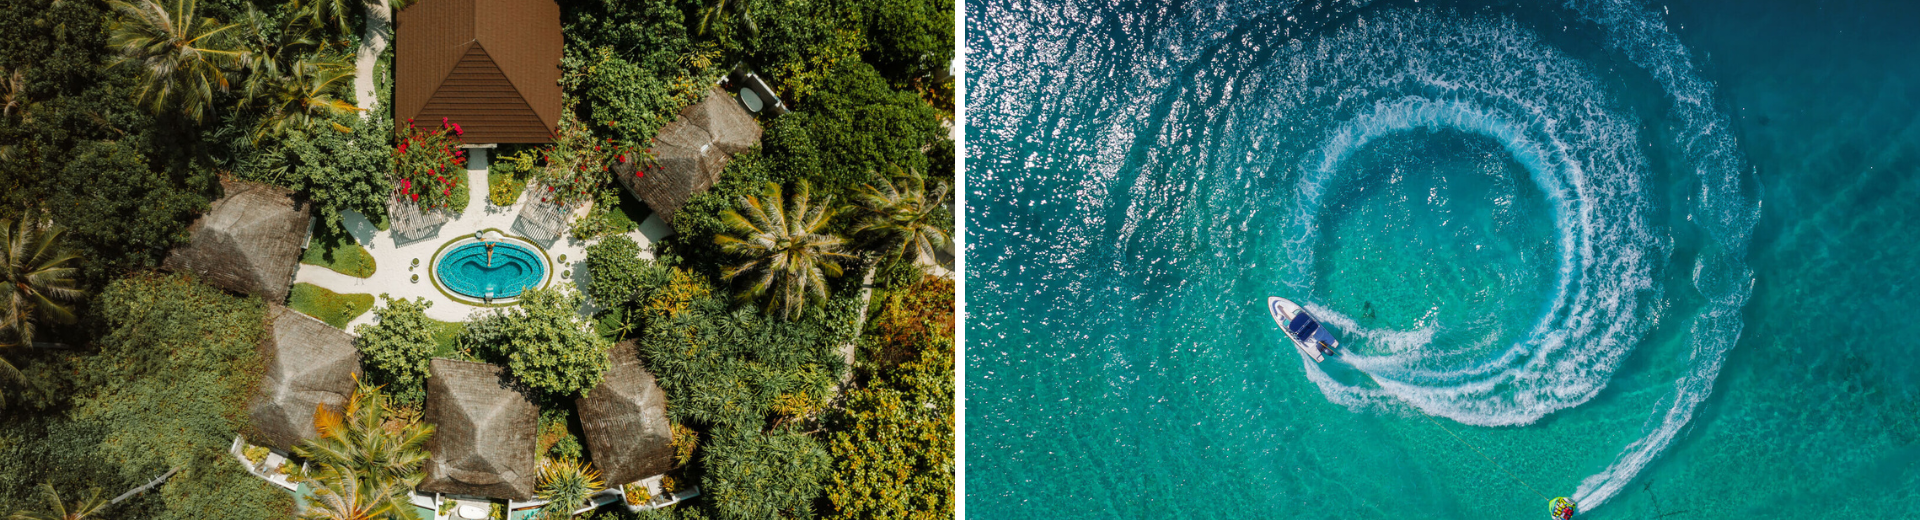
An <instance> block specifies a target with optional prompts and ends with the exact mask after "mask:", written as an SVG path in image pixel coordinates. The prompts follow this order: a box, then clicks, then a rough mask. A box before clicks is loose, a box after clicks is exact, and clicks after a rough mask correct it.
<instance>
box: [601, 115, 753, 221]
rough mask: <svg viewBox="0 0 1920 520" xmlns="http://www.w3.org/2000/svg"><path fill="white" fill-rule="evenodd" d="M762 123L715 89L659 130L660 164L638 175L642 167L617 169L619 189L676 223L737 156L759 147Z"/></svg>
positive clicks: (657, 151)
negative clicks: (683, 210)
mask: <svg viewBox="0 0 1920 520" xmlns="http://www.w3.org/2000/svg"><path fill="white" fill-rule="evenodd" d="M760 133H761V130H760V123H758V122H756V121H754V120H753V116H752V115H750V114H748V113H747V110H746V109H744V108H740V102H739V101H736V100H734V98H733V96H732V95H730V94H727V92H726V91H724V90H720V88H719V87H714V88H713V89H712V90H710V91H708V92H707V99H706V100H705V101H701V102H700V103H697V104H694V105H693V106H689V107H687V108H685V109H681V110H680V118H679V119H676V120H674V121H673V122H672V123H668V124H667V126H666V127H664V128H661V129H660V135H659V136H658V137H655V138H654V140H655V141H654V147H653V149H652V150H651V151H652V152H653V155H654V157H655V158H656V160H657V161H659V163H660V169H659V170H649V171H647V172H646V175H645V176H640V177H635V176H634V175H633V172H634V170H635V169H637V168H638V165H637V164H634V163H626V164H621V165H618V166H615V167H614V171H615V172H617V173H619V174H620V175H616V176H615V178H617V179H620V185H622V186H626V187H627V190H628V191H631V192H633V196H634V198H638V199H640V201H641V202H645V203H647V209H651V210H653V211H654V212H655V213H659V214H660V219H661V220H665V221H667V224H673V214H674V213H676V212H679V211H680V207H681V206H685V205H687V201H688V200H691V199H693V196H694V195H698V194H700V193H701V192H705V191H707V189H708V188H712V187H713V183H714V182H715V181H718V180H719V179H720V172H721V171H722V170H725V169H727V162H728V161H730V160H732V159H733V154H737V153H740V152H744V151H747V149H748V148H752V147H753V146H754V145H756V144H759V143H760Z"/></svg>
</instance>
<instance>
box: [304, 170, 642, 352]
mask: <svg viewBox="0 0 1920 520" xmlns="http://www.w3.org/2000/svg"><path fill="white" fill-rule="evenodd" d="M468 150H469V151H468V156H469V157H468V161H467V196H468V197H469V199H468V200H469V202H468V204H467V211H465V212H463V213H461V214H459V215H456V216H455V217H454V218H453V219H452V220H449V221H447V223H446V224H444V225H442V226H441V227H440V231H439V233H438V234H437V235H435V236H433V237H430V238H427V239H423V240H418V241H414V242H411V243H407V244H396V243H394V240H393V232H392V231H380V230H377V229H374V226H373V223H372V222H370V221H368V220H367V218H366V217H365V216H362V215H361V214H359V213H358V212H353V211H348V212H345V215H344V219H345V225H346V227H347V231H348V233H349V234H351V235H353V238H354V240H356V241H358V242H359V243H360V245H361V246H362V247H365V248H367V252H368V253H370V254H372V255H373V259H374V264H375V266H376V267H377V269H376V270H375V271H374V273H373V275H372V276H369V277H367V278H355V277H352V276H347V275H344V274H340V273H338V272H335V271H333V270H331V269H327V268H325V267H320V266H317V265H308V264H300V270H299V271H298V272H296V273H294V276H293V281H294V282H295V283H310V284H313V285H318V286H320V287H324V288H326V289H327V290H330V291H333V292H337V293H343V294H346V293H365V294H372V295H375V296H378V295H380V294H387V295H389V296H392V297H394V298H395V299H400V298H407V299H411V298H415V297H420V298H426V299H427V300H428V301H431V302H433V306H432V307H429V308H427V317H429V318H433V319H436V320H440V321H449V322H458V321H466V320H467V318H468V317H469V316H471V315H472V314H473V313H474V312H475V311H484V310H487V309H486V308H485V307H480V306H474V305H467V304H464V303H461V302H459V301H456V300H454V299H452V298H449V297H447V296H446V295H445V294H443V293H441V291H440V289H436V288H435V287H434V285H433V282H432V281H431V280H428V278H427V277H428V271H427V265H428V264H429V263H431V262H432V261H433V254H434V252H436V251H439V250H440V246H441V245H443V244H446V243H447V242H448V241H451V240H454V239H458V238H461V237H468V236H473V232H475V231H479V230H483V229H499V230H501V231H502V232H503V233H506V234H512V228H513V221H514V219H515V218H516V217H518V216H519V214H520V208H521V206H523V205H525V204H526V202H527V197H529V196H530V195H531V194H532V193H533V191H532V190H526V191H524V192H523V193H521V194H520V200H517V201H514V204H513V205H512V206H508V207H500V206H494V205H492V204H490V203H488V202H487V159H488V154H487V152H490V151H491V150H488V149H485V148H471V149H468ZM590 209H591V204H589V205H587V206H582V207H581V208H579V209H576V210H574V212H573V217H579V216H581V215H585V214H586V213H587V211H589V210H590ZM672 233H673V228H671V227H668V226H667V224H666V222H663V221H661V220H660V217H659V215H648V216H647V219H646V221H645V222H642V223H641V224H640V229H639V230H638V231H634V232H632V233H628V234H627V236H630V237H632V238H633V240H634V242H637V243H639V244H640V247H641V249H642V250H643V251H647V250H650V248H649V247H648V246H649V245H650V244H652V243H653V242H654V241H657V240H660V239H663V238H666V237H667V236H668V235H671V234H672ZM592 243H593V242H592V241H589V242H581V241H578V240H574V239H573V238H572V237H561V238H560V239H559V240H558V241H556V242H554V243H553V246H552V247H548V248H546V256H547V261H548V262H549V263H550V265H549V268H550V269H552V273H551V274H550V276H549V278H548V282H547V285H546V287H552V286H554V285H556V284H560V283H567V282H571V283H572V284H573V285H574V287H575V288H576V289H578V288H583V287H585V286H586V284H587V273H586V259H587V246H588V245H591V244H592ZM560 255H566V257H567V263H566V264H565V265H562V264H560V263H559V262H556V261H555V260H556V259H558V258H559V257H560ZM641 256H643V257H648V258H651V257H652V253H651V252H650V251H649V252H643V253H641ZM416 258H418V259H420V266H419V267H415V268H412V269H409V268H408V265H410V264H412V262H413V259H416ZM569 270H571V271H573V276H572V277H570V278H565V279H563V278H561V276H560V274H561V273H563V272H565V271H569ZM414 274H418V275H420V281H419V282H418V283H415V282H411V281H409V277H410V276H411V275H414ZM374 304H375V305H376V306H378V305H380V302H379V301H378V300H376V301H375V303H374ZM597 310H598V309H595V308H592V306H588V307H587V308H583V309H581V316H582V317H585V316H589V315H591V314H592V313H593V312H595V311H597ZM373 321H374V315H373V312H371V311H369V312H367V313H365V314H361V315H360V316H359V317H357V318H354V319H353V321H352V322H351V323H348V324H347V327H346V329H347V331H349V332H351V331H353V330H354V328H355V327H358V326H360V325H365V324H371V323H373Z"/></svg>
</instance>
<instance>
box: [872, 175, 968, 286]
mask: <svg viewBox="0 0 1920 520" xmlns="http://www.w3.org/2000/svg"><path fill="white" fill-rule="evenodd" d="M889 177H891V178H889ZM889 177H880V178H878V179H876V181H877V182H874V183H872V184H867V185H864V186H861V187H860V189H859V190H857V191H855V195H854V199H853V201H854V206H853V208H851V209H852V212H853V213H855V214H857V215H859V220H857V221H855V222H854V225H853V229H852V230H851V232H852V233H853V234H855V235H864V236H868V237H871V238H870V239H871V240H874V241H876V242H878V243H879V246H880V248H881V249H882V250H891V251H892V252H891V253H890V254H889V256H890V257H891V258H890V259H891V260H895V261H898V260H902V259H904V260H906V261H909V262H927V263H939V262H937V259H938V258H940V255H941V254H943V253H946V254H951V253H952V251H953V233H952V232H950V231H948V229H951V228H952V227H953V222H952V215H953V212H952V211H950V210H948V209H947V208H946V202H947V198H946V197H947V185H946V182H945V181H941V180H935V181H934V185H933V187H932V189H928V187H927V179H926V177H924V176H921V175H920V174H919V173H918V172H913V171H911V170H909V171H908V172H907V173H905V174H902V175H897V176H889ZM909 254H911V256H908V255H909Z"/></svg>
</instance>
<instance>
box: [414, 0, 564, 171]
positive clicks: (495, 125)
mask: <svg viewBox="0 0 1920 520" xmlns="http://www.w3.org/2000/svg"><path fill="white" fill-rule="evenodd" d="M395 22H396V25H397V27H396V28H395V29H394V47H395V48H394V89H393V105H394V106H393V109H394V110H393V117H394V124H395V125H397V126H405V125H406V124H407V120H408V119H415V120H417V121H418V124H419V125H420V126H423V127H426V126H435V127H437V125H439V124H440V120H441V118H446V119H447V120H448V121H449V122H453V123H459V124H460V126H461V128H462V129H463V130H465V132H466V134H465V135H464V136H462V139H463V140H464V141H466V142H468V143H546V142H551V141H552V140H553V134H554V133H555V132H556V131H558V129H559V124H560V110H561V109H560V84H559V81H560V55H561V37H560V5H559V4H557V3H555V2H554V1H553V0H420V1H419V2H418V3H415V4H413V5H412V6H410V7H407V8H406V9H404V10H401V11H400V15H399V17H398V19H397V20H395Z"/></svg>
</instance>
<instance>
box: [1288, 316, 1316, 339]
mask: <svg viewBox="0 0 1920 520" xmlns="http://www.w3.org/2000/svg"><path fill="white" fill-rule="evenodd" d="M1317 330H1320V324H1319V323H1316V322H1314V321H1313V317H1312V316H1308V315H1307V313H1305V312H1302V313H1299V314H1295V315H1293V321H1292V322H1288V323H1287V332H1290V333H1293V337H1296V338H1300V339H1308V338H1312V337H1313V333H1314V331H1317Z"/></svg>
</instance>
